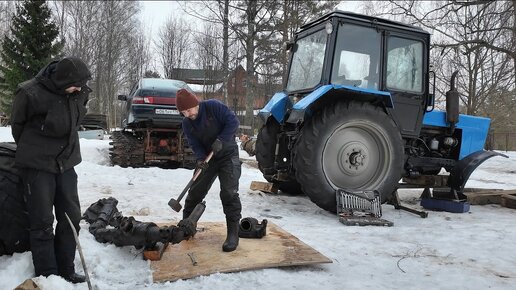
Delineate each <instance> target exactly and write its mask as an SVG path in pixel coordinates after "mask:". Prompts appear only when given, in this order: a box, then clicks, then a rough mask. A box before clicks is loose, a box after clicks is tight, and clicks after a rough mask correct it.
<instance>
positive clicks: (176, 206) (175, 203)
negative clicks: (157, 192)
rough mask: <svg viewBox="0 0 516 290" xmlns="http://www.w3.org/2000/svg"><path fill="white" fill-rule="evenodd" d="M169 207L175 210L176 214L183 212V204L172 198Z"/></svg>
mask: <svg viewBox="0 0 516 290" xmlns="http://www.w3.org/2000/svg"><path fill="white" fill-rule="evenodd" d="M168 206H170V207H171V208H172V209H173V210H175V211H176V212H179V211H181V209H182V208H183V207H182V206H181V204H180V203H179V202H178V201H177V200H175V199H174V198H171V199H170V200H169V201H168Z"/></svg>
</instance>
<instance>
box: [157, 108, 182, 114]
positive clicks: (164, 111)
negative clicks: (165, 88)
mask: <svg viewBox="0 0 516 290" xmlns="http://www.w3.org/2000/svg"><path fill="white" fill-rule="evenodd" d="M154 112H155V113H156V114H159V115H179V111H178V110H174V109H156V110H155V111H154Z"/></svg>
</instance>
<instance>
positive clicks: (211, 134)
mask: <svg viewBox="0 0 516 290" xmlns="http://www.w3.org/2000/svg"><path fill="white" fill-rule="evenodd" d="M239 125H240V122H239V121H238V118H237V117H236V115H235V113H233V111H231V110H230V109H229V108H228V107H227V106H226V105H224V104H223V103H221V102H220V101H218V100H206V101H201V102H200V103H199V115H198V116H197V118H196V119H195V120H190V119H188V118H184V119H183V131H184V133H185V135H186V138H187V139H188V143H189V144H190V146H192V149H193V151H194V154H195V157H196V158H197V160H204V159H205V158H206V156H207V155H208V153H209V152H210V151H211V145H212V144H213V142H214V141H215V140H216V139H217V138H218V139H220V140H221V141H222V143H223V144H224V146H223V150H222V151H221V152H219V154H218V155H217V156H214V158H215V159H217V158H222V157H224V156H228V155H230V154H231V153H232V152H234V151H235V150H237V151H238V146H237V144H236V141H235V134H236V131H237V129H238V126H239Z"/></svg>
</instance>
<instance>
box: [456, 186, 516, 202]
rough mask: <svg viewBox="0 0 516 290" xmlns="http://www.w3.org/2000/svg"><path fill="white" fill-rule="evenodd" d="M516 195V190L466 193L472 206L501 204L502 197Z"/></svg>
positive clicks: (489, 190) (486, 190)
mask: <svg viewBox="0 0 516 290" xmlns="http://www.w3.org/2000/svg"><path fill="white" fill-rule="evenodd" d="M513 194H516V190H514V189H511V190H499V189H485V190H484V191H473V192H464V195H466V196H467V197H468V202H469V203H470V204H472V205H485V204H500V203H501V197H502V195H509V196H510V195H513Z"/></svg>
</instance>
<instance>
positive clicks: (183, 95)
mask: <svg viewBox="0 0 516 290" xmlns="http://www.w3.org/2000/svg"><path fill="white" fill-rule="evenodd" d="M197 105H199V100H198V99H197V97H196V96H195V95H194V94H192V93H190V92H189V91H188V90H186V89H180V90H179V91H177V93H176V107H177V109H178V110H179V112H182V111H185V110H188V109H191V108H193V107H195V106H197Z"/></svg>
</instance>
